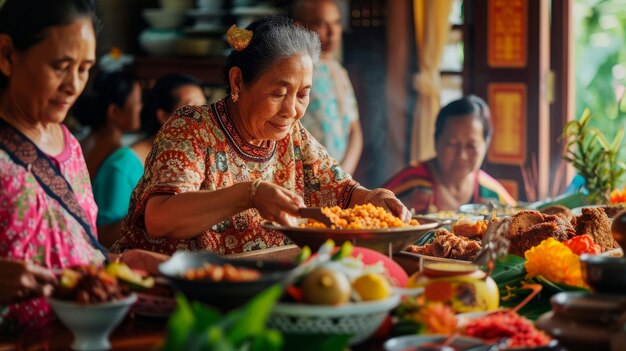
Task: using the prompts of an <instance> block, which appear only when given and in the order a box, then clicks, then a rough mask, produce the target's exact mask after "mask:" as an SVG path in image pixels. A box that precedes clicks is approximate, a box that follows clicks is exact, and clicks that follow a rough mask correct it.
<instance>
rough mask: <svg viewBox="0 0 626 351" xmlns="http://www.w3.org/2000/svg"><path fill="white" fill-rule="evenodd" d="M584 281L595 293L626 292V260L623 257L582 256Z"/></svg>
mask: <svg viewBox="0 0 626 351" xmlns="http://www.w3.org/2000/svg"><path fill="white" fill-rule="evenodd" d="M580 267H581V269H582V274H583V279H584V280H585V281H586V282H587V284H589V286H590V287H591V288H592V289H593V290H594V291H595V292H602V293H618V294H623V293H624V292H626V259H625V258H623V257H611V256H599V255H587V254H583V255H581V256H580Z"/></svg>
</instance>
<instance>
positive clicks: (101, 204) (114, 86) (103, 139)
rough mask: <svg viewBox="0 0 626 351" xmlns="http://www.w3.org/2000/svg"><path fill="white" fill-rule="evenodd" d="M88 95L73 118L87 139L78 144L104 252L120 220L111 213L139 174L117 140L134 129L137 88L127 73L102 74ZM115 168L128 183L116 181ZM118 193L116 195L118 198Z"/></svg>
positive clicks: (137, 111)
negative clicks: (87, 130) (84, 128)
mask: <svg viewBox="0 0 626 351" xmlns="http://www.w3.org/2000/svg"><path fill="white" fill-rule="evenodd" d="M92 90H93V92H92V93H91V94H84V95H83V96H81V97H80V98H79V99H78V101H77V103H76V107H75V108H74V109H73V112H74V115H75V116H76V118H77V119H78V120H79V121H80V123H81V124H82V125H84V126H89V127H90V128H91V133H90V134H89V135H88V136H87V137H86V138H85V139H84V140H82V142H81V145H82V148H83V153H84V154H85V161H86V162H87V169H88V170H89V175H90V177H91V182H92V186H93V194H94V198H95V200H96V204H97V205H98V209H99V210H98V218H97V220H96V223H97V226H98V233H99V234H100V235H99V240H100V242H101V243H102V244H103V245H104V246H106V247H110V246H111V244H112V243H113V242H114V241H115V240H116V239H117V236H118V235H119V224H117V225H116V224H115V223H116V222H119V221H120V219H121V218H122V217H123V215H124V214H125V212H124V214H122V215H121V216H120V215H119V213H116V210H115V209H116V208H128V202H129V200H130V192H128V191H127V192H126V193H124V192H123V190H124V189H126V188H128V187H131V189H132V187H134V185H135V184H137V180H138V179H139V177H141V174H142V173H143V165H142V163H141V162H140V160H139V159H138V158H137V155H136V154H135V153H134V152H133V151H132V150H131V148H130V147H122V135H123V133H126V132H132V131H135V130H137V129H138V128H139V126H140V112H141V107H142V103H141V86H140V84H139V80H138V79H137V78H136V77H135V76H134V75H132V74H131V73H129V72H125V71H117V72H102V73H101V74H100V75H99V76H98V77H96V78H95V80H94V83H93V89H92ZM119 167H123V168H124V172H125V173H127V174H129V175H130V176H129V177H118V176H117V175H116V171H117V169H118V168H119ZM120 191H122V193H121V194H120V193H119V192H120Z"/></svg>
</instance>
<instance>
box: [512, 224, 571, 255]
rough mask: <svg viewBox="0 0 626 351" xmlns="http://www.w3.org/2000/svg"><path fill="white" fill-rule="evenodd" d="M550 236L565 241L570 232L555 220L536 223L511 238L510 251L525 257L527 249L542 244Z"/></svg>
mask: <svg viewBox="0 0 626 351" xmlns="http://www.w3.org/2000/svg"><path fill="white" fill-rule="evenodd" d="M548 238H554V239H556V240H558V241H560V242H563V241H565V240H567V239H569V234H568V233H567V232H565V231H563V230H562V229H561V228H559V224H558V223H556V222H554V221H552V222H545V223H539V224H535V225H533V226H531V227H530V228H528V229H526V230H524V231H523V232H522V233H520V234H518V235H513V236H511V237H510V238H509V240H510V242H511V246H510V247H509V253H510V254H513V255H517V256H522V257H524V253H525V252H526V250H528V249H530V248H531V247H533V246H537V245H539V244H541V242H542V241H544V240H546V239H548Z"/></svg>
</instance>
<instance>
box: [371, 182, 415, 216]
mask: <svg viewBox="0 0 626 351" xmlns="http://www.w3.org/2000/svg"><path fill="white" fill-rule="evenodd" d="M365 203H371V204H372V205H374V206H379V207H382V208H384V209H385V210H387V211H388V212H389V213H391V214H393V215H394V216H396V217H398V218H400V219H402V221H403V222H408V221H410V220H411V212H409V210H408V209H407V208H406V206H404V204H403V203H402V202H401V201H400V200H398V198H397V197H396V195H395V194H394V193H393V192H392V191H391V190H389V189H384V188H379V189H374V190H370V191H369V192H368V194H367V196H366V197H365Z"/></svg>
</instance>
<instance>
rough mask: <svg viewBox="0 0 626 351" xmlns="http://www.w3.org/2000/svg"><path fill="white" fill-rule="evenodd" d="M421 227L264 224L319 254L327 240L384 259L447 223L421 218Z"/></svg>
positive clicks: (266, 227) (265, 226) (267, 227)
mask: <svg viewBox="0 0 626 351" xmlns="http://www.w3.org/2000/svg"><path fill="white" fill-rule="evenodd" d="M419 221H420V225H418V226H411V227H403V228H385V229H330V228H301V227H285V226H280V225H277V224H273V223H269V222H268V223H264V224H263V227H264V228H265V229H270V230H277V231H280V232H282V233H283V234H284V235H285V236H286V237H288V238H289V239H291V240H292V241H293V242H294V243H295V244H296V245H298V246H300V247H303V246H308V247H310V248H311V250H313V251H317V250H318V249H319V247H320V246H322V244H324V243H325V242H326V240H328V239H331V240H333V241H334V242H335V244H336V245H338V246H339V245H341V244H343V243H344V242H345V241H350V242H351V243H352V244H354V245H355V246H361V247H366V248H368V249H372V250H376V251H378V252H380V253H382V254H384V255H389V254H390V253H396V252H400V251H402V250H404V249H406V248H407V247H408V246H409V245H411V244H413V243H414V242H416V241H418V240H419V239H421V238H422V237H423V236H424V235H426V233H428V232H429V231H430V230H433V229H435V228H438V227H440V226H441V225H443V224H444V223H442V222H440V221H438V220H435V219H429V218H420V219H419Z"/></svg>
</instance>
